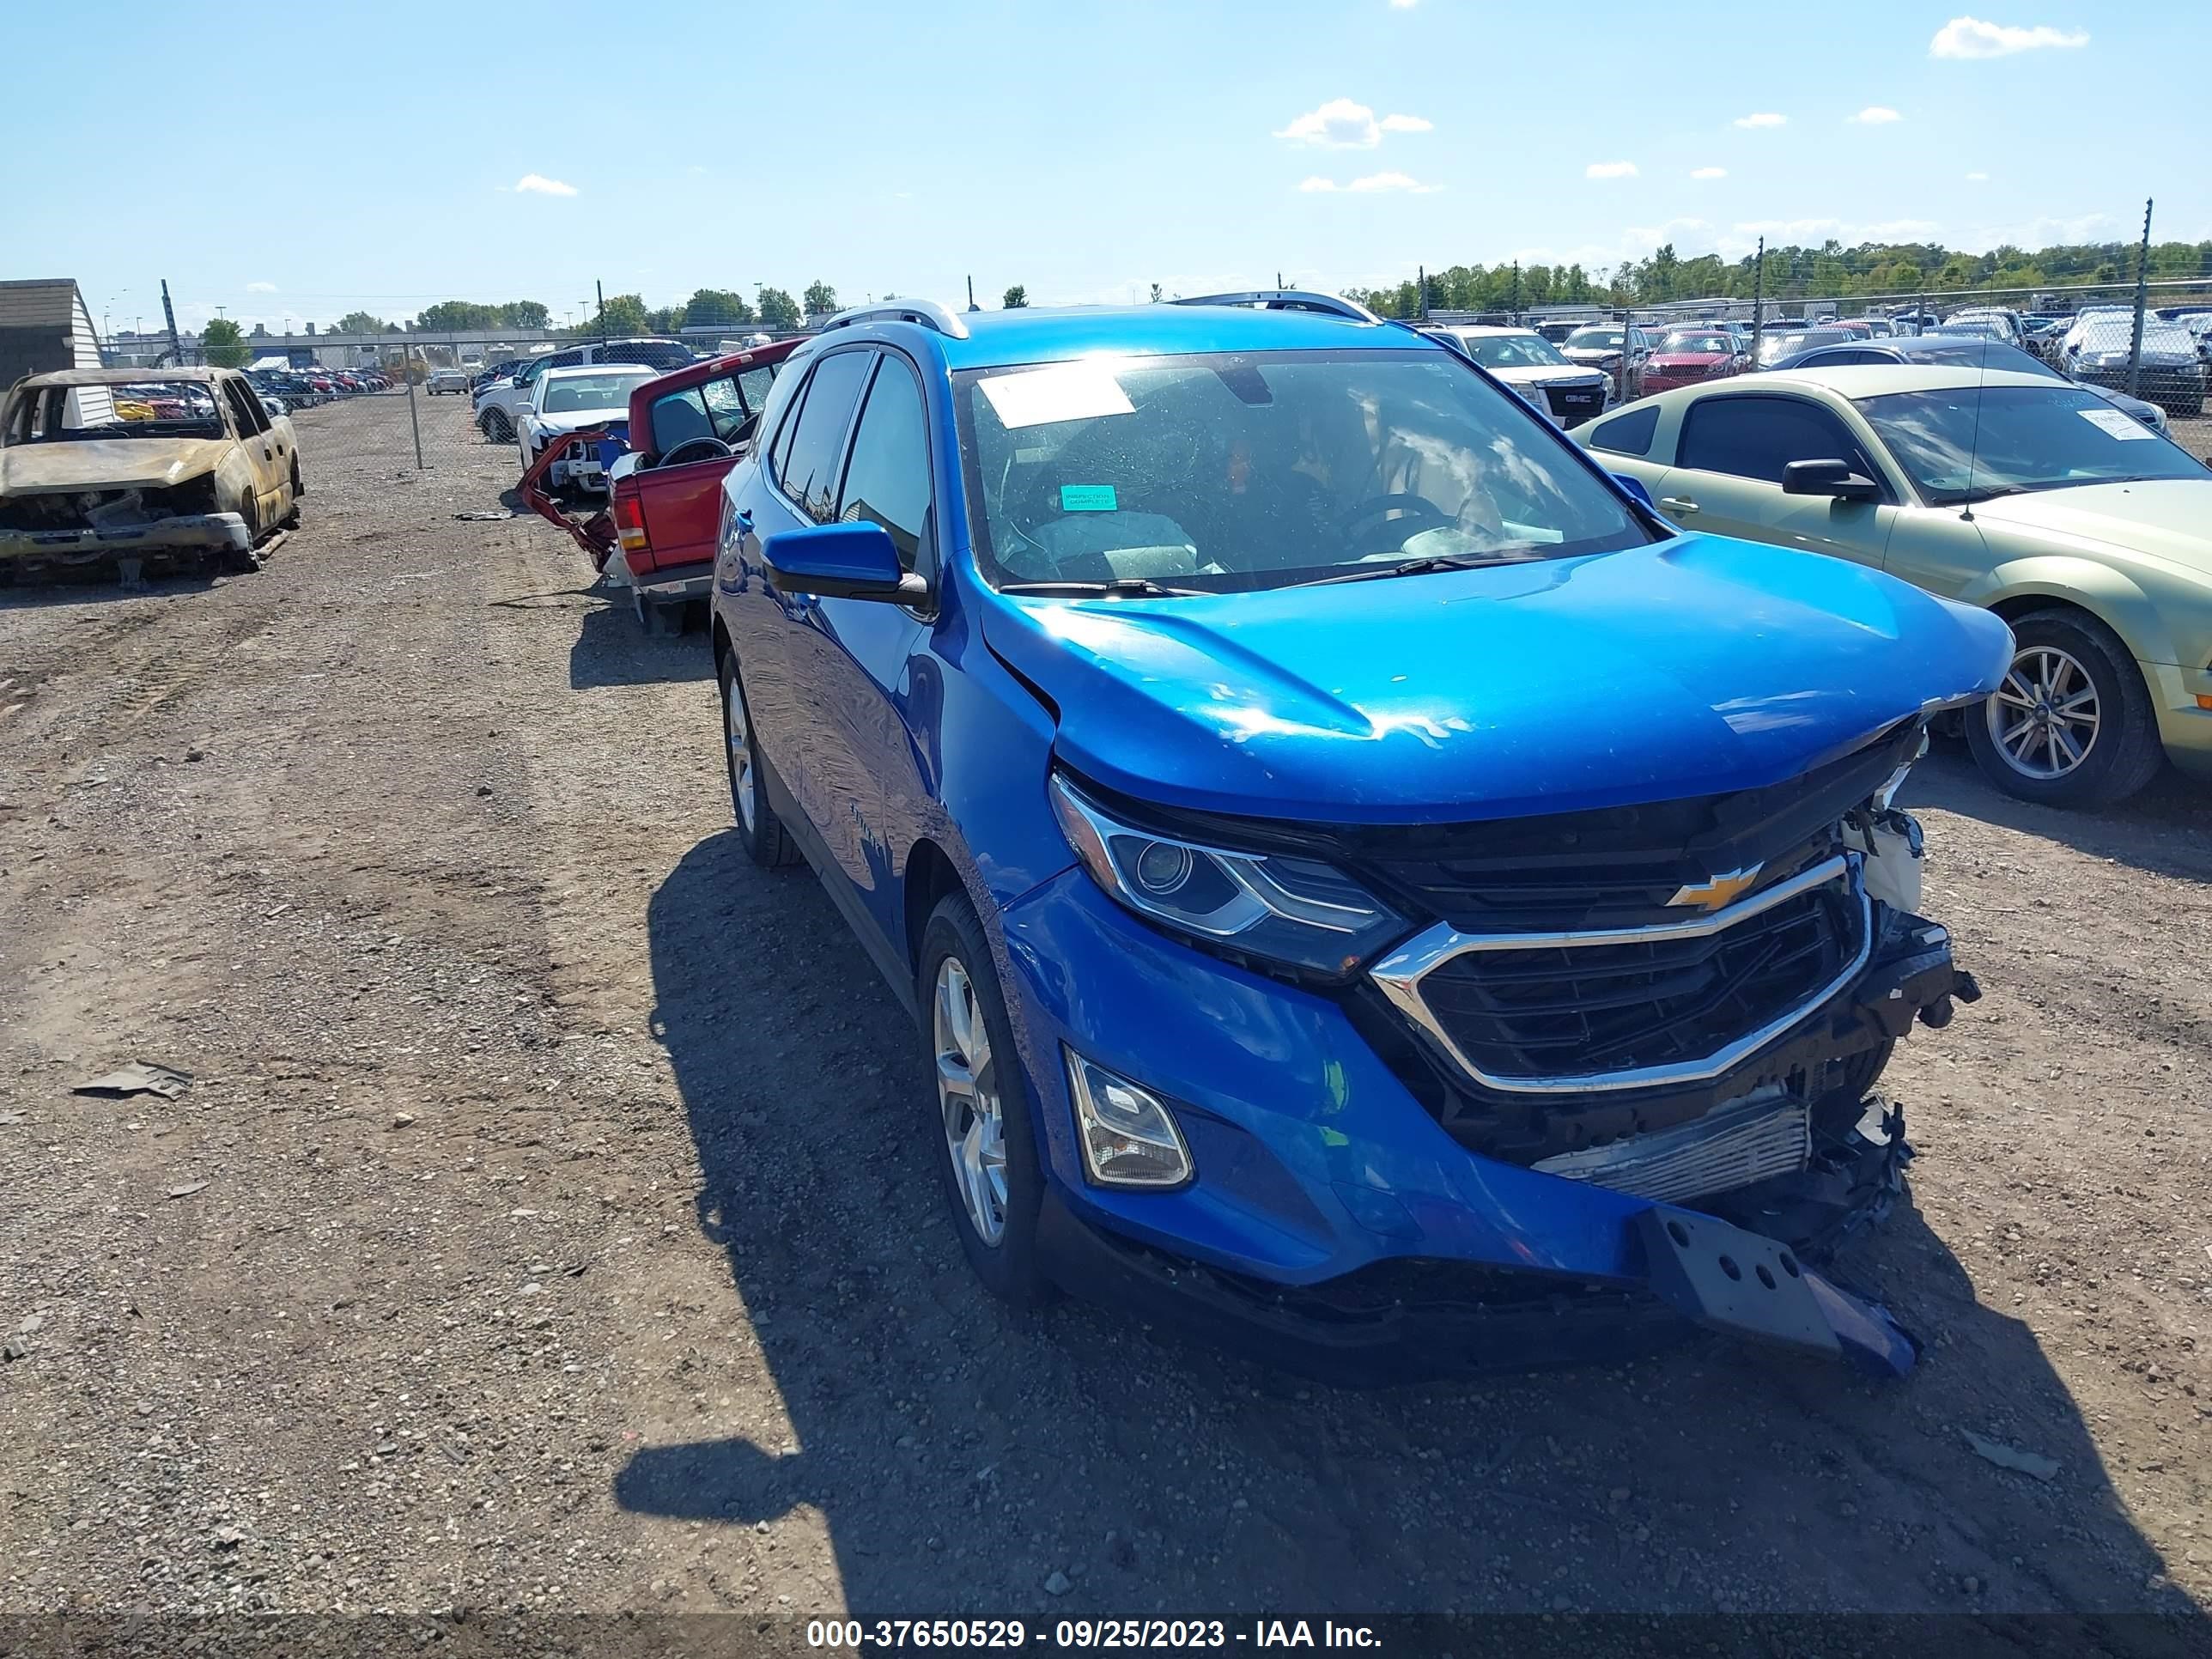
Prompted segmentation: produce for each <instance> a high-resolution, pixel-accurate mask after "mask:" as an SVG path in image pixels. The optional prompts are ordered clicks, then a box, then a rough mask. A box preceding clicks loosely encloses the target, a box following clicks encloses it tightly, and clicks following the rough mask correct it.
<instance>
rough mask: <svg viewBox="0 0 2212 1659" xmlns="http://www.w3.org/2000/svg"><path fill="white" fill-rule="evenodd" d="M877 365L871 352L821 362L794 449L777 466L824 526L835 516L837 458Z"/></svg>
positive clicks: (804, 406)
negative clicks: (870, 368) (872, 368)
mask: <svg viewBox="0 0 2212 1659" xmlns="http://www.w3.org/2000/svg"><path fill="white" fill-rule="evenodd" d="M874 361H875V354H874V353H873V352H872V351H841V352H839V353H838V354H837V355H836V356H834V357H825V358H823V360H822V362H821V363H820V365H819V366H818V367H817V368H816V369H815V371H814V378H813V379H812V380H810V381H808V382H807V386H806V401H805V404H802V405H800V407H799V420H798V424H797V428H796V429H795V430H794V432H793V435H792V440H791V447H789V448H788V449H787V450H786V451H785V452H784V453H783V454H782V456H781V460H780V463H779V465H778V467H777V474H778V477H777V482H778V483H781V484H782V486H783V489H784V492H785V494H787V495H789V496H790V497H791V498H792V499H793V501H798V502H799V503H800V504H801V505H802V506H804V507H805V508H806V510H807V511H808V512H809V513H812V514H813V515H814V517H816V518H817V519H819V520H822V521H823V523H825V524H826V523H828V522H829V520H830V519H831V518H832V517H834V516H835V514H836V497H837V458H838V456H839V455H840V454H841V453H842V452H843V450H844V447H845V429H846V428H847V427H848V426H849V425H850V424H851V423H852V419H853V405H854V404H856V403H858V402H859V401H860V386H861V384H862V382H864V381H865V380H866V379H867V374H868V365H869V364H870V363H872V362H874Z"/></svg>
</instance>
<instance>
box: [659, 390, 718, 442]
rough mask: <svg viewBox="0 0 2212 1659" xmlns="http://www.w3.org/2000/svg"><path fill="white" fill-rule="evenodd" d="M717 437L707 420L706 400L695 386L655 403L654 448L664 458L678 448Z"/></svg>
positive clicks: (670, 394) (673, 393)
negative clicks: (695, 439)
mask: <svg viewBox="0 0 2212 1659" xmlns="http://www.w3.org/2000/svg"><path fill="white" fill-rule="evenodd" d="M714 436H716V433H715V431H714V426H713V425H712V424H711V423H710V422H708V418H707V404H706V400H705V399H704V398H702V397H701V396H700V395H699V389H698V388H697V387H696V386H694V387H692V388H691V389H690V390H689V391H686V392H670V393H669V394H668V395H667V396H666V397H665V398H654V399H653V448H654V450H656V451H657V452H658V453H660V454H663V455H665V454H666V453H668V452H669V451H670V450H671V449H673V448H675V447H676V446H677V445H678V444H684V443H689V442H690V441H691V440H692V439H694V438H712V437H714Z"/></svg>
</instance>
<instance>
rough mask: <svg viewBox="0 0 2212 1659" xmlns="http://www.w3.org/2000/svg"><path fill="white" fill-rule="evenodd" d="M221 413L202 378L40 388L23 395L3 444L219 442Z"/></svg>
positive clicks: (212, 389) (209, 388)
mask: <svg viewBox="0 0 2212 1659" xmlns="http://www.w3.org/2000/svg"><path fill="white" fill-rule="evenodd" d="M221 436H222V412H221V411H220V410H218V409H217V408H216V401H215V388H214V387H212V386H210V385H209V384H208V383H207V382H206V381H204V380H161V379H158V378H156V379H154V380H134V381H132V382H131V383H129V384H128V385H122V386H118V385H112V384H101V385H98V386H41V387H38V388H35V389H33V390H32V391H30V392H27V394H26V395H25V398H24V401H23V404H22V406H21V415H20V416H18V417H16V418H13V419H10V420H9V422H8V428H7V433H6V441H7V442H8V443H9V444H19V443H70V442H80V443H81V442H84V441H88V440H92V439H107V438H220V437H221Z"/></svg>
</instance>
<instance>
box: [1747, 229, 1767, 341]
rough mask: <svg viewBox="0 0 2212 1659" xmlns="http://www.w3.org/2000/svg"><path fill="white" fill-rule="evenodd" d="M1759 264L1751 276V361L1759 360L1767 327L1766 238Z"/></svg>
mask: <svg viewBox="0 0 2212 1659" xmlns="http://www.w3.org/2000/svg"><path fill="white" fill-rule="evenodd" d="M1758 258H1759V264H1758V268H1757V269H1756V270H1753V272H1752V277H1751V361H1752V362H1753V363H1754V364H1755V363H1757V362H1759V335H1760V334H1761V333H1763V332H1765V328H1766V238H1765V237H1764V236H1762V237H1760V238H1759V254H1758Z"/></svg>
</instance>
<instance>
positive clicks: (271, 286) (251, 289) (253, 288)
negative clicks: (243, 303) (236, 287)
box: [246, 283, 276, 294]
mask: <svg viewBox="0 0 2212 1659" xmlns="http://www.w3.org/2000/svg"><path fill="white" fill-rule="evenodd" d="M246 292H247V293H248V294H274V293H275V292H276V283H247V284H246Z"/></svg>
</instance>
